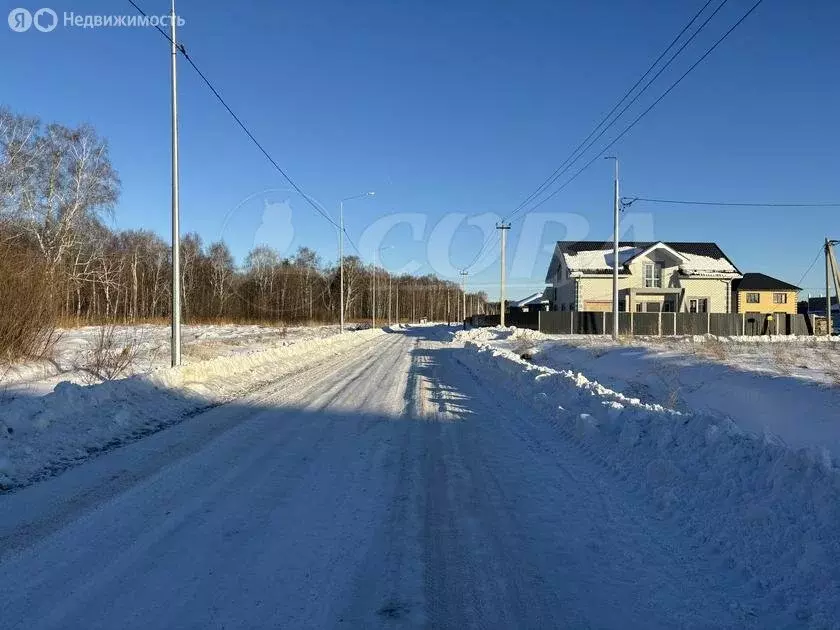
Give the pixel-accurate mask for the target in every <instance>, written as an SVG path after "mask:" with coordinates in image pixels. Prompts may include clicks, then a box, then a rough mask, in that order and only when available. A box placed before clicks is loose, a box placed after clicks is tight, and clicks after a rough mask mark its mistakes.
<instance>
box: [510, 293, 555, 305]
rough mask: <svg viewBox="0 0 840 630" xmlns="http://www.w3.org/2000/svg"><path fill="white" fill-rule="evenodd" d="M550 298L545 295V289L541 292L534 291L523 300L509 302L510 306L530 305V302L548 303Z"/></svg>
mask: <svg viewBox="0 0 840 630" xmlns="http://www.w3.org/2000/svg"><path fill="white" fill-rule="evenodd" d="M547 303H548V298H547V297H545V295H544V291H540V292H539V293H533V294H532V295H529V296H528V297H526V298H522V299H521V300H511V301H509V302H508V306H518V307H522V306H528V305H530V304H547Z"/></svg>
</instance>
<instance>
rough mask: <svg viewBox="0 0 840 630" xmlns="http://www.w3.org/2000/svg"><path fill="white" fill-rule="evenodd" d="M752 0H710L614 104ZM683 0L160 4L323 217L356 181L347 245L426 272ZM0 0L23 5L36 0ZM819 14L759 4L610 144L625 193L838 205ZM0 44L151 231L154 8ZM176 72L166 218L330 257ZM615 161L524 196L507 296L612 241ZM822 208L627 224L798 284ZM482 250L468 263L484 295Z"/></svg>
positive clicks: (829, 12)
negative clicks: (561, 261)
mask: <svg viewBox="0 0 840 630" xmlns="http://www.w3.org/2000/svg"><path fill="white" fill-rule="evenodd" d="M138 3H139V4H140V5H141V6H142V7H143V8H144V9H145V10H146V11H147V12H148V13H150V14H163V13H166V12H167V11H168V2H166V1H161V0H143V1H142V2H138ZM752 3H753V2H752V0H730V2H729V3H728V4H727V5H726V6H725V7H724V9H723V10H721V12H720V13H719V14H718V16H717V17H716V19H714V20H713V21H712V22H711V23H710V24H709V26H708V27H707V29H706V31H704V32H703V33H702V34H701V35H700V36H698V39H697V40H696V42H695V44H696V45H694V44H693V45H691V46H689V48H687V49H686V51H685V52H684V53H683V54H684V55H685V56H684V57H682V56H681V57H680V58H678V60H677V61H676V62H675V64H674V70H673V71H671V70H669V71H666V72H665V74H664V75H663V76H662V77H661V79H660V81H659V82H657V83H656V84H654V86H653V87H652V88H651V92H650V95H649V96H643V97H642V98H641V99H640V102H639V104H637V106H636V107H634V108H632V109H631V111H630V112H628V115H629V114H631V113H632V112H638V111H641V109H643V108H644V107H645V106H646V104H648V103H650V102H651V101H652V100H653V99H654V98H655V97H656V96H658V94H659V93H661V91H662V90H664V89H665V88H666V87H667V86H668V85H669V84H670V81H671V80H673V79H674V78H676V77H677V76H678V75H679V74H680V73H681V72H682V71H684V69H685V68H687V66H688V65H689V64H690V63H691V62H693V61H694V59H696V58H697V57H698V56H699V55H700V54H702V52H703V51H704V50H705V49H706V47H708V46H709V45H710V44H711V42H712V41H714V39H716V38H717V37H718V36H719V35H720V34H722V33H723V32H724V31H725V30H726V29H727V28H728V27H729V26H730V25H731V24H732V23H734V22H735V21H736V20H737V19H738V17H740V15H741V14H743V13H744V12H745V11H746V10H747V9H748V8H749V6H751V5H752ZM702 4H703V3H702V2H700V1H699V0H697V1H691V2H689V1H687V0H686V1H684V2H674V1H673V0H648V1H646V2H644V3H640V2H638V1H637V0H608V1H604V2H587V3H583V2H558V1H553V0H538V1H537V0H533V1H525V2H521V3H516V4H513V3H506V2H488V1H487V0H482V1H472V0H470V1H455V2H441V1H430V2H416V1H413V2H408V1H406V0H369V1H366V2H349V1H344V2H339V1H333V0H305V1H304V0H286V1H284V2H270V3H269V2H264V3H255V2H241V3H231V2H220V1H217V0H179V2H178V10H179V13H180V14H181V15H182V16H183V17H184V19H185V20H186V24H185V25H184V27H183V29H182V30H181V34H180V36H181V39H182V41H183V43H184V44H185V45H186V47H187V49H188V51H189V52H190V53H191V54H192V55H193V57H194V59H195V60H196V63H197V64H198V65H199V67H201V68H202V70H203V71H204V72H205V73H206V74H207V75H208V76H209V77H210V78H211V80H212V81H213V82H214V83H215V84H216V86H217V88H218V89H219V90H220V91H221V93H222V94H223V96H224V97H225V98H226V99H227V100H228V102H229V103H230V105H231V106H232V107H233V108H234V110H235V111H237V112H238V113H239V114H240V115H241V116H242V118H243V119H244V120H245V121H246V123H247V124H248V125H249V126H250V127H251V128H252V130H253V131H254V133H255V134H256V136H257V137H258V138H259V139H260V141H261V142H263V144H264V145H265V146H266V148H267V149H268V150H269V151H270V152H271V153H272V155H273V156H274V157H275V159H276V160H277V161H278V162H279V163H280V164H281V165H282V166H283V167H284V168H285V169H286V170H287V171H288V172H289V173H290V174H291V175H292V176H293V177H294V178H295V180H296V181H297V182H298V184H300V185H301V186H302V188H303V189H304V190H305V191H306V192H307V193H309V194H310V195H312V196H313V197H314V198H315V199H317V200H318V201H319V202H320V203H322V204H323V205H324V206H325V208H326V209H327V210H328V211H329V212H330V213H331V214H332V215H333V216H337V213H338V202H339V200H340V199H341V198H343V197H348V196H351V195H355V194H357V193H360V192H363V191H367V190H374V191H376V193H377V194H376V197H374V198H370V199H360V200H354V201H351V202H348V203H347V205H346V221H347V228H348V232H349V233H350V235H351V236H352V237H353V240H354V242H355V243H357V244H359V245H360V246H362V247H363V249H364V251H363V254H364V256H365V258H366V259H367V260H370V259H371V257H372V249H374V247H376V246H381V247H382V248H383V250H382V252H381V259H382V262H383V264H384V265H385V266H387V267H388V268H390V269H393V270H397V269H407V268H411V269H416V270H417V271H420V272H424V271H438V272H440V273H441V274H442V275H446V273H447V272H449V273H451V272H453V271H454V270H455V269H457V268H459V267H461V266H463V265H465V264H467V263H469V262H470V261H472V259H473V258H474V257H475V254H476V252H477V251H478V250H479V248H480V247H481V243H482V231H481V230H480V229H479V228H478V227H475V226H471V225H470V224H469V221H472V222H476V221H477V222H479V223H482V222H483V224H485V225H492V223H493V221H494V219H495V218H496V217H501V216H505V215H507V214H509V213H510V211H511V210H512V209H513V208H515V207H516V206H517V205H518V204H519V202H520V201H521V200H522V199H523V198H524V197H525V196H526V195H527V194H528V193H529V192H530V191H531V190H533V189H534V188H535V187H536V186H537V185H539V184H540V183H541V182H542V181H543V180H544V179H545V178H546V177H547V176H548V175H549V174H550V173H551V171H552V170H553V169H554V168H555V167H556V166H557V165H558V164H559V163H560V162H562V160H563V159H564V158H565V157H566V156H567V155H568V153H569V152H570V151H571V150H572V149H573V148H574V147H575V146H576V145H577V144H578V142H579V141H580V140H582V139H583V138H584V137H585V136H586V135H587V134H588V132H589V130H590V129H591V128H592V126H593V125H594V124H595V122H597V121H598V120H599V119H600V117H601V116H602V115H603V114H604V113H606V112H607V111H608V110H609V109H610V108H611V107H612V105H613V104H614V102H615V101H616V100H617V99H618V98H619V97H620V96H621V95H622V94H623V93H624V91H625V90H626V89H627V88H628V87H630V85H632V84H633V83H634V82H635V80H636V79H637V78H638V76H639V75H640V74H641V73H642V72H643V71H644V69H646V68H647V66H648V65H649V63H650V62H651V61H652V60H653V59H654V58H655V57H656V56H657V55H658V54H659V52H660V51H661V50H662V49H663V48H664V46H665V45H667V43H668V42H670V40H671V39H672V38H673V36H674V35H675V34H676V33H677V32H678V31H679V29H680V28H682V26H683V24H684V23H685V22H686V21H687V20H688V19H689V18H690V16H691V15H693V14H694V12H696V11H697V10H698V9H699V7H700V6H701V5H702ZM5 6H6V8H7V10H9V9H12V8H16V7H19V6H21V7H25V8H28V9H30V10H33V11H34V10H35V9H37V8H40V6H41V3H37V4H35V5H31V6H30V5H29V4H28V0H15V2H13V3H9V2H6V3H5ZM49 6H51V7H52V8H53V9H55V10H56V11H57V12H58V13H59V16H60V22H62V21H63V20H62V19H61V15H62V13H63V12H65V11H67V12H74V13H76V14H79V15H95V14H103V15H131V14H133V9H132V7H131V5H129V4H128V3H127V2H125V3H123V2H119V1H113V0H112V1H109V2H105V1H104V0H90V1H88V2H80V1H62V2H58V1H56V0H53V1H52V3H51V5H49ZM838 23H840V3H837V2H834V1H833V0H805V1H803V2H789V1H788V0H765V2H764V3H763V4H762V5H761V6H760V7H759V8H758V9H757V10H756V11H755V13H754V14H753V15H752V16H751V17H750V18H748V19H747V21H746V22H744V24H743V25H742V26H741V27H740V28H739V29H737V30H736V31H735V32H734V33H733V35H732V36H731V37H730V38H729V39H728V40H727V41H726V42H725V43H724V44H722V45H721V46H720V47H719V48H718V49H717V50H716V51H715V52H714V53H713V54H712V55H711V56H710V57H709V58H708V59H707V60H706V61H705V62H704V63H703V64H702V65H701V66H699V67H698V68H697V69H696V70H695V71H694V72H693V73H692V74H691V75H690V76H689V77H688V78H687V79H686V80H685V81H684V82H683V83H682V84H681V85H680V86H678V87H677V88H676V89H675V90H674V91H673V92H672V93H671V94H670V95H669V96H668V97H667V98H666V99H665V100H664V101H663V102H662V103H661V104H660V105H659V106H657V108H656V109H654V110H653V111H652V112H651V113H650V114H649V115H648V116H647V117H646V118H645V119H644V120H643V121H642V122H641V123H640V124H639V125H638V126H636V127H635V128H634V129H633V130H632V131H631V132H630V133H629V134H628V135H627V136H625V137H624V138H623V139H622V140H621V141H620V142H619V143H618V144H617V145H616V146H615V147H613V148H612V149H611V150H610V153H611V154H615V155H618V156H619V157H620V159H621V171H622V189H623V190H622V192H623V193H624V194H626V195H630V196H634V195H637V196H649V197H661V198H670V199H701V200H727V201H774V202H802V201H810V202H820V201H837V200H839V199H840V185H839V184H840V152H838V150H837V146H838V145H840V126H838V121H837V112H838V111H840V87H839V86H838V84H839V83H840V82H838V81H837V60H838V59H840V34H838V30H837V28H836V25H837V24H838ZM0 53H2V56H3V58H4V76H3V81H2V92H0V102H2V103H3V104H5V105H7V106H9V107H11V108H12V109H13V110H15V111H18V112H24V113H28V114H36V115H39V116H41V117H42V118H43V119H44V120H46V121H58V122H62V123H65V124H77V123H80V122H90V123H92V124H93V125H94V126H95V127H96V128H97V129H98V130H99V132H100V133H101V134H103V135H104V136H106V137H107V138H108V140H109V142H110V145H111V151H112V159H113V162H114V164H115V166H116V168H117V169H118V170H119V172H120V176H121V178H122V182H123V191H122V196H121V199H120V202H119V205H118V207H117V208H116V213H115V219H114V222H115V224H116V226H118V227H120V228H135V227H143V228H148V229H152V230H155V231H157V232H159V233H161V234H162V235H167V234H168V229H169V228H168V225H169V224H168V221H169V190H170V188H169V186H170V181H169V169H170V162H169V160H170V157H169V73H168V63H169V57H168V53H169V51H168V43H167V42H166V41H165V40H164V39H163V38H161V37H160V36H159V35H158V34H157V33H156V32H154V31H153V30H152V29H148V28H99V29H82V28H70V27H64V26H63V25H60V26H59V28H58V29H56V30H55V31H54V32H52V33H40V32H37V31H35V30H31V31H29V32H26V33H14V32H12V31H11V30H10V29H7V28H4V29H3V30H2V31H1V32H0ZM8 60H11V62H9V61H8ZM179 79H180V101H179V103H180V104H179V106H180V111H181V160H182V162H181V185H182V196H181V207H182V227H183V229H184V230H185V231H186V230H189V231H197V232H199V233H200V234H201V235H202V237H203V238H204V239H205V241H207V242H209V241H212V240H216V239H218V238H220V237H223V238H225V239H226V240H227V241H228V242H229V243H230V244H231V246H232V248H233V250H234V253H235V254H236V255H237V257H238V258H240V259H241V258H242V257H243V256H244V254H245V252H246V251H247V250H248V249H249V247H251V246H252V245H253V244H254V243H255V242H261V241H266V242H269V243H270V244H273V245H275V246H276V247H278V248H280V249H288V250H289V251H291V250H293V249H294V248H295V247H297V245H309V246H313V247H315V248H316V249H317V250H318V251H319V252H320V253H321V255H322V256H323V258H324V259H325V260H334V259H335V258H336V249H337V234H336V231H335V229H334V228H332V226H330V224H329V223H327V222H326V221H324V220H323V219H322V218H320V217H318V216H317V215H316V214H314V212H313V211H312V210H311V209H310V208H309V207H308V206H307V205H306V204H305V203H303V202H302V201H301V199H300V198H299V197H297V196H295V194H294V193H293V192H290V191H289V190H288V186H287V184H286V183H285V182H284V181H283V180H282V178H281V177H280V175H279V173H277V172H276V171H275V170H274V169H273V167H272V166H271V165H270V164H269V163H268V162H267V161H266V160H265V158H264V157H263V156H262V155H261V154H260V153H259V152H258V151H257V150H256V149H255V148H254V147H253V146H252V145H251V144H250V142H249V141H248V139H247V138H246V137H245V135H244V134H243V133H242V132H241V130H240V129H238V128H237V127H236V125H235V124H234V122H233V121H232V120H231V119H230V117H229V116H228V114H227V113H226V112H225V111H224V110H223V109H222V107H221V106H220V105H219V104H218V102H216V101H215V100H214V98H213V96H212V95H211V94H210V92H209V91H208V90H207V89H206V87H205V86H204V85H203V84H202V83H201V82H200V80H199V79H198V77H197V76H196V75H195V74H194V73H193V72H192V70H191V69H190V68H189V67H188V66H187V65H186V64H185V63H183V62H181V65H180V75H179ZM630 119H631V118H628V122H629V120H630ZM621 128H623V125H619V126H617V127H616V130H618V129H621ZM615 133H616V131H612V132H608V133H607V134H606V136H605V140H606V139H607V138H611V137H613V135H614V134H615ZM600 146H601V145H600V144H599V145H596V147H598V148H600ZM611 177H612V167H611V165H610V164H609V163H608V162H605V161H603V160H599V161H598V162H596V163H595V164H593V166H592V167H591V168H590V169H588V170H587V171H586V172H584V173H583V174H582V175H581V176H580V177H579V178H578V179H577V180H576V181H575V182H574V183H573V184H571V185H570V186H569V187H568V188H566V189H565V190H564V191H563V192H561V193H560V194H559V195H557V196H556V197H554V198H553V199H552V200H551V201H549V202H548V203H546V204H545V205H543V206H542V207H541V208H540V209H539V211H538V212H540V213H548V214H547V215H544V216H542V217H538V216H536V215H534V216H532V218H531V219H530V221H531V223H530V224H528V225H527V226H526V225H525V223H524V222H523V221H518V222H514V224H513V229H512V230H511V231H510V240H509V245H510V247H509V250H508V252H509V260H511V261H512V262H511V268H510V271H509V273H510V282H511V285H512V286H511V290H510V291H509V293H510V294H511V295H512V296H514V297H517V296H520V295H525V294H527V293H528V292H529V290H532V289H534V290H536V289H540V288H541V287H542V280H543V277H544V273H545V269H546V267H547V264H548V257H549V254H548V251H549V250H550V248H551V244H552V243H553V242H554V241H556V240H558V239H563V238H566V237H567V236H568V235H574V236H575V237H576V238H592V239H607V238H608V237H609V235H610V231H611V226H612V223H611V221H612V219H611V203H612V202H611V196H612V188H611V186H612V183H611ZM838 216H840V211H838V209H837V208H834V209H819V210H814V209H809V210H790V209H785V210H779V209H772V210H760V209H748V210H743V209H734V208H693V207H668V206H651V205H648V206H644V205H643V204H642V203H641V202H639V203H637V204H635V205H634V206H633V207H632V209H631V211H630V214H629V215H628V216H627V217H626V220H627V221H628V224H634V225H636V226H637V228H638V229H639V231H640V232H639V236H642V237H644V238H655V239H661V240H713V241H716V242H718V243H719V244H720V245H721V247H722V248H723V249H724V251H726V252H727V254H728V255H729V257H730V258H732V259H733V260H734V262H735V263H736V264H737V265H738V266H739V267H740V268H741V270H742V271H762V272H765V273H768V274H771V275H775V276H778V277H780V278H783V279H785V280H787V281H790V282H798V281H799V279H800V277H801V276H802V273H803V272H804V271H805V269H806V268H807V267H808V265H809V264H810V263H811V261H812V260H813V258H814V256H815V255H816V254H817V251H818V249H819V247H820V243H821V242H822V239H823V238H824V237H825V236H826V231H827V230H829V231H830V230H833V232H832V233H831V235H832V236H834V237H840V221H838V220H837V217H838ZM546 221H547V222H546ZM525 228H527V229H525ZM523 230H524V233H525V234H526V236H522V235H523ZM380 235H381V238H380ZM487 235H488V236H493V234H492V233H489V234H487ZM375 244H377V245H375ZM368 250H371V251H368ZM350 251H352V250H350ZM491 253H492V255H490V256H487V257H486V258H485V259H484V260H482V261H481V262H482V265H479V267H478V268H477V269H475V270H474V271H477V273H475V274H474V275H473V277H471V278H470V282H471V284H472V285H473V286H480V287H481V288H484V289H485V290H487V291H488V293H489V294H490V295H491V296H493V297H495V296H496V295H497V293H498V289H497V278H498V259H497V258H496V256H497V253H496V251H495V250H494V251H492V252H491ZM482 268H483V270H482ZM821 270H822V266H821V264H820V263H817V265H816V266H815V267H814V269H813V270H812V272H811V273H810V274H808V276H806V278H805V280H804V282H803V286H804V287H806V288H813V289H812V290H813V291H818V290H819V287H821V286H822V284H823V279H822V277H821V273H822V271H821Z"/></svg>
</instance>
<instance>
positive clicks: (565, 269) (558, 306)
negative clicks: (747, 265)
mask: <svg viewBox="0 0 840 630" xmlns="http://www.w3.org/2000/svg"><path fill="white" fill-rule="evenodd" d="M612 275H613V244H612V243H604V242H601V241H558V243H557V245H556V246H555V248H554V256H553V257H552V259H551V264H550V265H549V268H548V273H547V274H546V278H545V281H546V284H548V285H550V286H549V288H548V290H547V291H546V293H547V295H548V297H549V298H550V299H551V306H552V310H557V311H567V310H571V311H610V310H612ZM741 277H742V274H741V272H740V271H738V268H737V267H736V266H735V265H734V264H733V263H732V261H731V260H729V258H727V257H726V254H724V253H723V251H722V250H721V249H720V247H718V246H717V245H716V244H715V243H684V242H676V241H669V242H665V241H659V242H655V243H654V242H635V241H622V242H621V243H619V254H618V292H619V293H618V300H619V310H621V311H633V312H637V313H638V312H642V313H655V312H660V311H661V312H689V313H732V312H734V311H735V307H734V305H733V304H732V282H733V281H734V280H738V279H740V278H741Z"/></svg>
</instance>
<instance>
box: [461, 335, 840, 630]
mask: <svg viewBox="0 0 840 630" xmlns="http://www.w3.org/2000/svg"><path fill="white" fill-rule="evenodd" d="M505 337H506V338H507V340H506V343H499V340H500V339H503V338H505ZM511 337H512V338H513V339H511ZM517 337H519V341H520V342H521V341H522V340H523V338H530V340H531V341H534V335H533V334H532V333H526V334H525V335H517V334H516V333H514V334H513V335H511V333H510V331H506V330H500V329H496V330H487V329H484V330H479V331H467V332H461V333H458V335H457V339H458V340H459V341H460V342H462V343H465V344H466V345H467V346H468V347H472V348H473V349H474V350H475V351H476V352H475V353H474V354H472V355H466V358H467V360H466V364H467V365H469V366H475V368H474V369H476V370H481V371H483V372H485V373H486V372H487V371H488V370H490V371H493V372H495V373H496V374H497V376H496V380H497V382H499V383H500V384H501V383H504V386H505V388H506V391H509V392H511V393H512V394H513V395H515V396H516V397H517V398H518V399H519V400H521V401H522V404H523V410H525V409H527V410H528V411H527V412H526V413H533V411H532V409H533V408H534V407H536V408H538V409H541V410H542V413H543V419H544V420H545V421H546V422H549V423H551V424H553V425H555V426H557V428H558V430H560V431H561V432H563V433H564V434H565V435H566V436H568V437H569V439H571V440H573V441H574V442H576V443H578V444H579V445H580V447H581V448H582V449H583V450H584V451H585V452H586V453H588V454H589V455H590V456H591V457H592V458H593V459H595V460H596V461H598V462H600V463H601V464H603V465H604V466H605V467H606V468H607V469H608V470H610V471H611V473H612V474H613V475H614V477H615V479H616V482H617V483H624V484H627V485H628V486H629V488H630V489H632V491H635V492H638V493H640V494H642V495H643V496H645V497H646V498H647V499H648V500H650V501H651V502H652V503H653V505H655V506H656V509H657V510H658V512H659V514H660V518H661V519H662V523H663V526H664V527H665V528H666V529H670V528H676V529H678V530H680V531H681V532H683V533H684V534H685V535H686V536H688V537H689V538H691V539H692V540H693V541H694V544H693V545H692V550H693V553H697V554H698V555H708V556H710V557H711V558H714V559H715V560H716V562H717V563H718V565H717V566H718V567H719V569H720V570H721V575H720V576H719V578H718V579H720V580H725V579H726V578H725V575H726V573H727V570H732V571H734V572H735V573H736V574H738V575H740V576H741V577H742V578H743V580H744V582H743V583H742V584H741V585H740V586H739V587H737V588H738V589H743V590H740V592H741V594H742V596H743V597H744V599H742V600H740V601H737V602H736V601H733V602H732V609H733V610H734V611H737V612H736V614H737V615H741V619H740V621H739V622H737V623H735V624H734V625H733V626H732V627H734V626H739V627H741V626H743V627H747V626H753V625H754V626H755V627H760V628H767V627H812V628H837V627H840V531H839V530H838V528H837V523H838V522H840V469H838V467H837V465H836V461H832V457H831V456H830V455H829V454H828V452H827V451H826V449H824V448H820V447H810V448H803V449H793V448H790V447H789V446H788V445H786V444H784V443H782V442H781V441H780V440H778V439H776V438H774V437H772V436H770V435H767V434H765V435H755V434H753V433H750V432H747V431H744V430H743V429H742V428H741V427H740V426H739V423H738V422H733V421H732V420H728V419H724V418H719V417H715V416H710V415H705V414H704V413H701V412H699V411H698V410H697V409H694V410H692V411H691V412H689V413H679V412H674V411H671V410H668V409H664V408H662V407H661V406H660V405H657V404H651V403H650V398H648V402H645V401H644V400H640V399H639V398H632V397H627V396H626V395H624V394H622V393H619V392H616V391H613V390H612V389H610V388H608V387H605V386H604V385H603V384H602V383H599V382H597V381H594V380H590V378H587V376H585V375H584V374H582V373H581V372H580V371H572V370H563V369H553V368H551V367H546V366H544V365H537V364H534V363H532V362H531V360H533V359H526V358H522V357H521V356H520V352H522V351H521V347H522V346H521V344H520V346H519V347H518V348H517V349H516V350H517V351H513V350H512V349H510V345H511V343H514V344H515V343H516V338H517ZM543 341H544V340H543ZM544 343H546V344H547V345H549V347H551V344H552V342H545V341H544ZM503 345H506V346H508V348H503V347H501V346H503ZM534 351H536V354H535V355H534V357H537V358H538V357H539V356H540V354H541V352H540V351H539V349H538V348H536V347H534V344H531V349H530V350H527V351H525V352H524V354H526V355H527V356H529V357H530V356H531V353H532V352H534ZM563 351H564V350H563V348H562V347H554V348H551V350H550V351H549V357H556V356H557V355H558V354H560V353H562V352H563ZM654 369H658V370H672V371H673V370H675V369H677V368H676V366H674V365H671V366H659V367H658V368H654ZM488 376H489V375H488ZM490 378H492V376H490ZM762 378H765V379H767V380H768V383H771V384H772V383H773V382H774V380H773V379H772V378H768V377H766V376H762ZM765 390H770V391H772V385H766V386H765ZM764 393H766V391H762V392H756V394H755V397H758V396H761V395H763V394H764ZM826 412H827V414H828V415H826V418H827V417H829V416H832V415H833V419H834V422H833V423H832V426H831V435H833V436H834V437H835V438H836V436H837V435H839V434H840V426H838V420H840V415H838V414H837V407H834V408H833V409H830V410H826ZM783 420H784V421H786V422H787V424H789V425H791V426H792V431H791V433H795V432H796V430H797V428H798V427H799V426H801V425H802V424H804V423H807V422H808V418H806V417H802V416H787V417H784V418H783ZM759 424H761V421H759ZM733 593H734V592H733ZM776 614H778V615H779V616H778V617H774V615H776ZM685 625H687V626H695V625H704V624H695V623H692V622H687V623H686V624H685ZM708 627H730V626H729V624H728V623H725V622H723V621H720V622H716V623H711V624H709V626H708Z"/></svg>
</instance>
